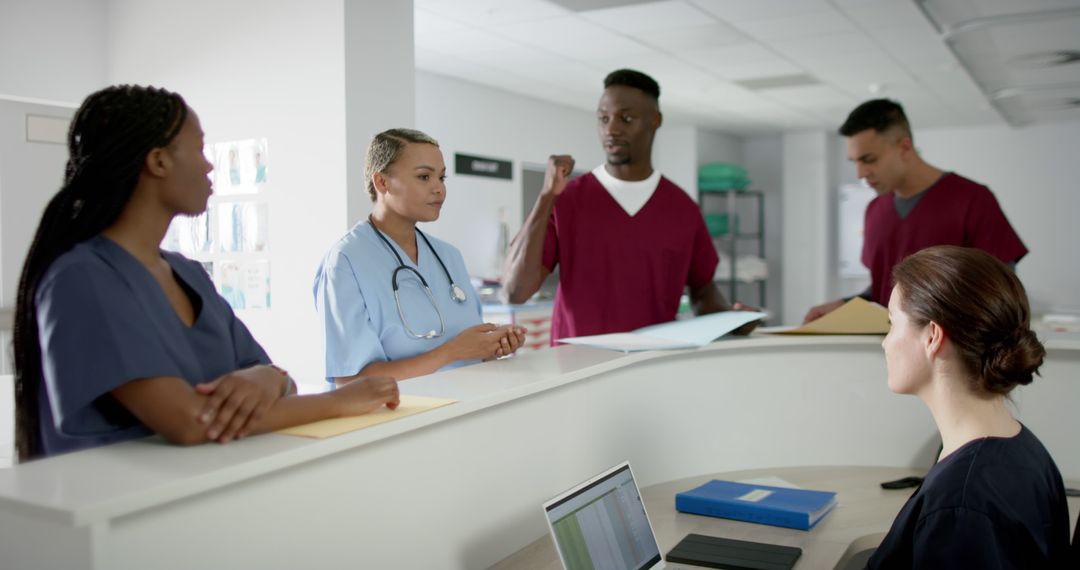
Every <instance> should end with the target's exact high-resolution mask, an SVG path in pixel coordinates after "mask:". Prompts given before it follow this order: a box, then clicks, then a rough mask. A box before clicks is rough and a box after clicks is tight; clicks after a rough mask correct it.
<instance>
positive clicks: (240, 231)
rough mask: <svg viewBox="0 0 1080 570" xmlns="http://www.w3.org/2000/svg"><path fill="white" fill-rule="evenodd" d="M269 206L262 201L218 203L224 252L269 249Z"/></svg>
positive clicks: (219, 225)
mask: <svg viewBox="0 0 1080 570" xmlns="http://www.w3.org/2000/svg"><path fill="white" fill-rule="evenodd" d="M268 209H269V208H268V206H267V204H266V203H262V202H219V203H217V204H216V205H215V206H214V217H215V219H216V220H217V236H218V240H217V244H218V249H219V251H224V252H245V253H255V252H263V251H266V249H267V231H268V229H269V228H268V221H269V213H268Z"/></svg>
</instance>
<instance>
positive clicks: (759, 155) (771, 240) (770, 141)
mask: <svg viewBox="0 0 1080 570" xmlns="http://www.w3.org/2000/svg"><path fill="white" fill-rule="evenodd" d="M742 154H743V157H744V158H743V164H744V165H745V166H746V170H747V174H748V175H749V176H750V187H751V188H756V189H758V190H761V191H763V192H764V193H765V261H766V264H767V265H768V268H769V277H768V281H767V282H766V284H765V304H764V305H765V307H764V308H767V309H769V311H771V312H772V313H773V315H775V317H774V318H773V319H772V321H770V324H777V323H780V322H781V321H782V320H783V316H784V299H783V294H782V292H783V282H784V264H783V259H782V257H781V254H782V253H783V237H784V234H785V232H784V218H783V215H784V210H785V208H784V203H783V197H784V169H783V166H784V162H783V160H784V140H783V137H782V136H781V135H758V136H754V137H750V138H747V139H745V140H744V141H743V145H742Z"/></svg>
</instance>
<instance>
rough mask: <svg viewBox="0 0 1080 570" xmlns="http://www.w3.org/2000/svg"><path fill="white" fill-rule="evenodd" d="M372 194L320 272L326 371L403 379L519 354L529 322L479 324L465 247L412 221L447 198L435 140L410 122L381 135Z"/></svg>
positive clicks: (432, 213)
mask: <svg viewBox="0 0 1080 570" xmlns="http://www.w3.org/2000/svg"><path fill="white" fill-rule="evenodd" d="M364 174H365V175H366V177H367V189H368V193H369V194H370V196H371V200H372V202H374V203H375V205H374V208H373V209H372V213H371V216H369V217H368V219H367V220H364V221H362V222H360V223H358V224H356V225H355V226H354V227H353V228H352V229H351V230H350V231H349V233H347V234H345V237H343V238H341V239H340V240H339V241H338V242H337V243H336V244H334V246H333V247H332V248H331V249H330V252H329V253H327V254H326V258H325V259H324V260H323V262H322V265H321V266H320V267H319V270H318V272H317V274H316V276H315V287H314V295H315V307H316V308H317V309H318V311H319V315H320V317H321V318H322V321H323V332H324V338H325V341H326V378H327V380H334V381H337V382H342V381H348V380H351V379H352V378H355V377H357V376H358V375H366V376H390V377H392V378H395V379H397V380H404V379H406V378H413V377H416V376H422V375H425V374H430V373H432V372H435V371H437V370H442V369H449V368H454V367H458V366H464V365H467V364H473V363H476V362H480V361H482V360H491V359H494V358H499V357H501V356H506V355H508V354H511V353H513V352H514V351H516V350H517V349H518V347H520V346H521V344H522V343H523V342H524V333H525V329H523V328H521V327H514V326H504V327H496V326H495V325H492V324H485V323H481V312H480V300H479V298H478V297H477V295H476V291H475V290H473V287H472V285H471V284H470V283H469V273H468V271H467V270H466V269H465V261H464V260H463V259H462V257H461V252H459V251H458V250H457V248H455V247H454V246H452V245H450V244H448V243H446V242H444V241H442V240H440V239H437V238H435V237H432V236H430V235H428V234H426V233H424V232H422V231H421V230H420V229H419V228H417V227H416V225H417V223H418V222H432V221H435V220H437V219H438V218H439V212H440V210H441V208H442V204H443V202H444V201H445V200H446V185H445V178H446V165H445V164H444V163H443V157H442V151H440V150H439V143H438V142H436V141H435V139H433V138H431V137H429V136H428V135H426V134H424V133H422V132H420V131H415V130H411V129H391V130H388V131H385V132H382V133H379V134H378V135H376V136H375V138H374V140H372V141H371V145H370V146H369V147H368V153H367V160H366V162H365V165H364Z"/></svg>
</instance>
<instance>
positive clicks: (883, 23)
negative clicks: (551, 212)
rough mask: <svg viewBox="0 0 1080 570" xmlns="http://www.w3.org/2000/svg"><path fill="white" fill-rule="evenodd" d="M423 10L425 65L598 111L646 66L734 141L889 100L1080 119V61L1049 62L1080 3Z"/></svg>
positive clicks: (947, 116)
mask: <svg viewBox="0 0 1080 570" xmlns="http://www.w3.org/2000/svg"><path fill="white" fill-rule="evenodd" d="M414 4H415V10H416V20H415V22H416V23H415V26H416V35H415V37H416V65H417V67H418V68H420V69H423V70H427V71H431V72H434V73H440V74H443V75H449V76H453V77H458V78H461V79H465V80H468V81H472V82H476V83H480V84H484V85H488V86H491V87H496V88H499V89H503V90H507V91H512V92H516V93H520V94H523V95H527V96H530V97H535V98H538V99H543V100H547V101H552V102H556V103H561V104H565V105H569V106H572V107H575V108H580V109H583V110H588V111H592V110H594V109H595V108H596V101H597V99H598V97H599V94H600V91H601V89H602V80H603V77H604V75H606V74H607V73H608V72H610V71H611V70H613V69H617V68H620V67H630V68H634V69H639V70H641V71H644V72H646V73H648V74H650V75H652V76H653V77H655V78H656V79H657V81H659V82H660V87H661V97H660V101H661V106H662V109H663V111H664V113H665V115H666V117H667V118H668V119H669V120H676V121H680V122H688V123H695V124H699V125H702V126H706V127H710V128H715V129H720V130H724V131H727V132H732V133H741V134H750V133H760V132H774V131H780V130H788V129H797V128H817V127H824V128H827V129H830V130H831V129H835V128H836V127H837V126H838V125H839V124H840V123H841V122H843V120H844V118H845V117H846V116H847V113H848V112H849V111H850V110H851V109H852V108H853V107H854V106H855V105H857V104H859V103H860V102H862V101H864V100H866V99H872V98H875V97H890V98H894V99H897V100H899V101H900V102H901V103H902V104H903V105H904V107H905V109H906V110H907V112H908V115H909V116H910V117H911V119H912V122H913V123H914V125H915V127H916V128H918V127H928V126H956V125H984V124H1003V123H1008V124H1012V125H1022V124H1027V123H1031V122H1048V121H1060V120H1080V63H1071V64H1067V65H1062V66H1058V67H1056V68H1051V69H1048V68H1047V67H1046V65H1045V64H1044V62H1043V61H1042V60H1043V59H1045V57H1043V56H1041V55H1039V54H1040V53H1044V52H1048V51H1049V52H1055V51H1058V50H1077V51H1080V0H1024V1H1023V2H1020V1H1018V0H919V1H913V0H664V1H646V2H642V1H640V0H637V1H635V0H414ZM1018 13H1024V14H1023V15H1019V16H1018V15H1017V14H1018ZM1032 13H1034V15H1032ZM1040 58H1041V59H1040ZM968 70H970V72H969V71H968ZM793 76H794V77H793ZM777 82H779V83H792V82H794V83H801V84H796V85H787V86H780V87H770V85H775V83H777ZM762 85H764V86H765V87H764V88H762ZM1070 100H1076V104H1074V105H1070V104H1069V103H1068V102H1069V101H1070Z"/></svg>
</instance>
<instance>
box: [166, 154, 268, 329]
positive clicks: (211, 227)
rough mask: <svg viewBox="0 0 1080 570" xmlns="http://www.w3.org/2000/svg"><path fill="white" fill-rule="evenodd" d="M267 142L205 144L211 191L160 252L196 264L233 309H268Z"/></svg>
mask: <svg viewBox="0 0 1080 570" xmlns="http://www.w3.org/2000/svg"><path fill="white" fill-rule="evenodd" d="M267 147H268V145H267V140H266V139H265V138H252V139H246V140H240V141H228V142H218V143H210V144H207V145H206V146H205V147H203V154H204V155H205V156H206V159H207V160H208V161H210V162H211V163H212V164H213V166H214V170H213V172H212V173H211V174H210V175H209V176H210V177H211V178H212V181H213V184H214V193H213V195H211V196H210V200H209V201H208V203H207V205H206V211H205V212H203V213H202V214H199V215H198V216H177V217H176V218H174V219H173V221H172V223H171V224H170V225H169V229H168V231H167V232H166V234H165V238H164V239H163V240H162V242H161V247H162V249H166V250H170V251H176V252H179V253H181V254H183V255H184V256H186V257H188V258H190V259H193V260H196V261H198V262H199V263H201V264H202V266H203V268H204V269H206V272H207V274H208V275H210V277H211V279H213V281H214V284H215V286H216V287H217V290H218V293H220V294H221V296H222V297H224V298H225V300H226V301H228V303H229V305H230V306H231V307H232V308H233V309H268V308H270V260H269V253H270V244H269V235H270V228H269V220H270V213H269V210H270V206H269V202H268V195H267V194H266V192H265V188H266V184H267V181H268V177H267V175H268V161H267V157H268V154H267Z"/></svg>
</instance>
